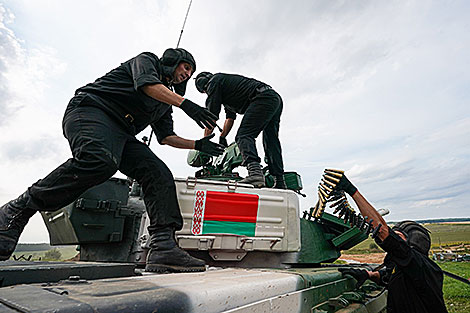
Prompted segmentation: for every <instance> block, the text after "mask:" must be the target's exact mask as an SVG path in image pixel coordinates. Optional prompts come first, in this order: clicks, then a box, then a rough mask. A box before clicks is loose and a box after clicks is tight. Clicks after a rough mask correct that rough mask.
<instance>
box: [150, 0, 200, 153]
mask: <svg viewBox="0 0 470 313" xmlns="http://www.w3.org/2000/svg"><path fill="white" fill-rule="evenodd" d="M192 3H193V0H191V1H189V6H188V11H186V16H185V17H184V22H183V27H181V33H180V37H179V38H178V43H177V44H176V48H178V47H179V45H180V41H181V37H182V36H183V30H184V26H185V25H186V20H187V19H188V14H189V9H191V4H192ZM152 135H153V129H152V130H151V131H150V138H149V140H148V142H147V146H149V147H150V142H151V141H152Z"/></svg>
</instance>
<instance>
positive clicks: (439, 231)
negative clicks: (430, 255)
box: [347, 223, 470, 254]
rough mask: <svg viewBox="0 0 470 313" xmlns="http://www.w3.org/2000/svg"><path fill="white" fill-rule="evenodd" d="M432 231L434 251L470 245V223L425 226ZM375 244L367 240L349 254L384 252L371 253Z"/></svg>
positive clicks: (371, 240)
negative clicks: (452, 246) (439, 248)
mask: <svg viewBox="0 0 470 313" xmlns="http://www.w3.org/2000/svg"><path fill="white" fill-rule="evenodd" d="M425 226H426V228H427V229H429V230H430V231H431V242H432V249H434V248H438V247H439V246H440V245H442V246H449V245H457V244H462V243H465V244H470V223H469V224H425ZM373 243H374V240H373V239H372V238H370V237H369V238H367V239H366V240H364V241H363V242H361V243H359V244H358V245H356V246H354V247H353V248H351V249H349V250H348V251H347V253H351V254H361V253H370V252H383V251H382V250H378V251H371V250H370V248H369V247H370V245H371V244H373Z"/></svg>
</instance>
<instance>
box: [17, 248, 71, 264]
mask: <svg viewBox="0 0 470 313" xmlns="http://www.w3.org/2000/svg"><path fill="white" fill-rule="evenodd" d="M51 249H58V250H59V251H60V253H61V254H62V256H61V258H60V259H59V260H58V261H63V260H68V259H71V258H73V257H74V256H75V255H77V253H78V251H77V250H76V246H59V247H51ZM46 252H47V250H41V251H20V252H17V251H15V252H14V253H13V255H14V256H16V257H19V256H21V255H24V257H25V258H28V257H29V255H32V258H31V260H32V261H37V260H39V258H41V260H42V261H47V260H46V259H45V258H44V255H45V254H46ZM11 259H13V257H12V258H11Z"/></svg>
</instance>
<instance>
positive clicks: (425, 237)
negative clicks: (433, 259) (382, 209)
mask: <svg viewBox="0 0 470 313" xmlns="http://www.w3.org/2000/svg"><path fill="white" fill-rule="evenodd" d="M392 230H396V231H399V232H402V233H403V234H405V236H406V241H407V242H408V244H409V245H410V246H411V247H413V248H416V249H417V250H418V251H419V252H421V253H423V254H426V255H427V254H428V252H429V249H430V248H431V236H429V233H430V231H429V230H428V229H426V228H425V227H424V226H422V225H420V224H418V223H416V222H414V221H402V222H399V223H397V224H396V225H395V226H393V227H392Z"/></svg>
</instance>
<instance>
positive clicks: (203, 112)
mask: <svg viewBox="0 0 470 313" xmlns="http://www.w3.org/2000/svg"><path fill="white" fill-rule="evenodd" d="M180 109H181V110H183V111H184V113H186V114H187V115H188V116H189V117H190V118H192V119H193V120H195V121H196V123H197V124H198V125H199V127H201V128H204V126H205V127H207V128H209V129H213V128H214V127H215V126H216V123H215V121H217V116H215V115H214V114H213V113H211V112H210V111H209V110H208V109H205V108H203V107H201V106H199V105H197V104H196V103H194V102H192V101H191V100H188V99H184V101H183V102H182V103H181V104H180Z"/></svg>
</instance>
